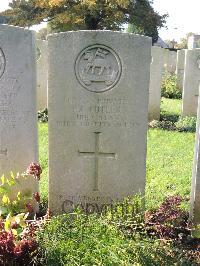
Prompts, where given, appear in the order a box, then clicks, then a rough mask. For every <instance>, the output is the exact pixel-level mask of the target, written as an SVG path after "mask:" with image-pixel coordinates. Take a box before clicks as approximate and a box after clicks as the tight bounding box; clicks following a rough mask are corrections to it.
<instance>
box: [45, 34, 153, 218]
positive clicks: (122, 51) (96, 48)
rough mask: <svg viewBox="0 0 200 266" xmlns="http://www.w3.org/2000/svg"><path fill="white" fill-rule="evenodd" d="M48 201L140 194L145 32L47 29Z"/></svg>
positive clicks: (96, 203) (66, 206)
mask: <svg viewBox="0 0 200 266" xmlns="http://www.w3.org/2000/svg"><path fill="white" fill-rule="evenodd" d="M48 41H49V56H50V58H49V62H50V66H49V80H48V85H49V95H48V96H49V208H50V209H51V211H52V212H53V213H60V212H67V211H70V210H72V209H73V207H74V206H76V205H79V206H81V208H83V209H84V210H85V211H86V212H93V211H97V212H98V211H102V210H103V209H104V207H105V206H107V204H108V205H109V204H112V203H113V201H118V200H121V199H122V198H123V197H126V196H128V195H133V194H134V193H136V192H141V193H142V194H143V193H144V187H145V168H146V167H145V161H146V132H147V122H148V87H149V71H150V60H151V39H150V38H148V37H143V36H139V35H134V34H127V33H120V32H111V31H79V32H67V33H60V34H55V35H51V36H50V37H49V39H48Z"/></svg>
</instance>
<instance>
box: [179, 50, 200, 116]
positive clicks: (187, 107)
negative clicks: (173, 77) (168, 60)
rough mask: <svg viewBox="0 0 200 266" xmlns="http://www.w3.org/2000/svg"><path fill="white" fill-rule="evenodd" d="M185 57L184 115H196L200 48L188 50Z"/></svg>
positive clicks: (199, 78)
mask: <svg viewBox="0 0 200 266" xmlns="http://www.w3.org/2000/svg"><path fill="white" fill-rule="evenodd" d="M185 57H186V58H185V72H184V81H183V104H182V116H196V114H197V105H198V96H199V81H200V49H194V50H187V51H186V54H185Z"/></svg>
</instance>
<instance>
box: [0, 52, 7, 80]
mask: <svg viewBox="0 0 200 266" xmlns="http://www.w3.org/2000/svg"><path fill="white" fill-rule="evenodd" d="M5 67H6V58H5V55H4V53H3V51H2V49H1V48H0V78H1V77H2V76H3V73H4V71H5Z"/></svg>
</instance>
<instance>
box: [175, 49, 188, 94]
mask: <svg viewBox="0 0 200 266" xmlns="http://www.w3.org/2000/svg"><path fill="white" fill-rule="evenodd" d="M185 53H186V50H184V49H182V50H179V51H178V52H177V65H176V75H177V86H178V88H179V89H180V91H182V90H183V78H184V69H185Z"/></svg>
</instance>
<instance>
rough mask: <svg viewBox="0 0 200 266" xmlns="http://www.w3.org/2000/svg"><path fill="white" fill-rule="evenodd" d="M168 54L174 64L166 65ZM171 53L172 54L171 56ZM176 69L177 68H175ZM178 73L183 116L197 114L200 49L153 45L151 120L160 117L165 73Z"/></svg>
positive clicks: (150, 92) (150, 97) (150, 98)
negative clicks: (176, 50) (172, 49)
mask: <svg viewBox="0 0 200 266" xmlns="http://www.w3.org/2000/svg"><path fill="white" fill-rule="evenodd" d="M166 54H168V58H170V57H171V58H173V59H172V60H171V62H172V64H170V63H169V64H168V65H167V66H168V67H167V68H166V67H164V69H163V66H166V63H165V62H166V59H165V58H166ZM170 54H171V56H170ZM174 69H175V70H174ZM163 70H164V71H163ZM174 72H175V73H176V75H177V89H178V90H180V91H181V92H182V116H183V117H185V116H196V115H197V107H198V97H199V85H200V83H199V81H200V49H193V50H184V49H183V50H179V51H178V52H177V57H176V52H173V51H171V52H170V51H168V50H166V49H162V48H159V47H152V63H151V75H150V90H149V120H154V119H155V120H159V118H160V98H161V80H162V77H163V74H165V73H166V74H168V73H174Z"/></svg>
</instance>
